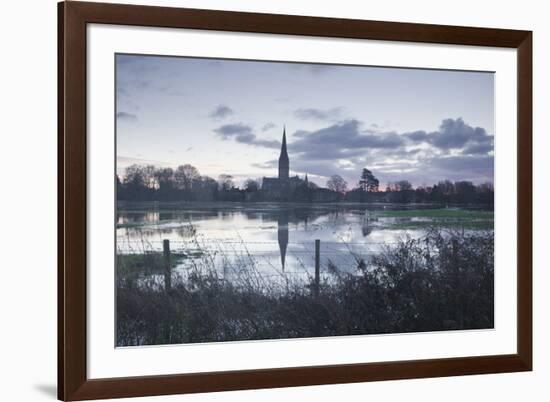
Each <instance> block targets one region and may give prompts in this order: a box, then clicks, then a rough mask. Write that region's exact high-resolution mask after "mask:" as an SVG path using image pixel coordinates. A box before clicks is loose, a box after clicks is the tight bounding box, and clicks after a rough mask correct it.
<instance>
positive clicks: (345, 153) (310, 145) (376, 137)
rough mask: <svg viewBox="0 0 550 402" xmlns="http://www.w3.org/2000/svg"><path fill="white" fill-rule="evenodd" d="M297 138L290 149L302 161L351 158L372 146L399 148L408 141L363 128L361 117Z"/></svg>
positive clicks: (297, 135) (300, 135)
mask: <svg viewBox="0 0 550 402" xmlns="http://www.w3.org/2000/svg"><path fill="white" fill-rule="evenodd" d="M294 137H295V138H296V137H297V138H298V140H296V141H294V142H292V143H291V144H289V149H290V150H291V151H292V152H294V153H297V154H298V155H297V157H298V158H299V159H301V160H308V159H310V160H311V159H331V158H332V159H333V158H349V157H352V156H356V155H360V154H365V152H366V151H367V150H370V149H378V148H383V149H396V148H399V147H401V146H402V145H403V143H404V140H403V138H401V137H400V136H399V135H397V134H396V133H374V132H372V131H361V130H360V122H359V121H357V120H347V121H344V122H341V123H337V124H333V125H331V126H328V127H325V128H322V129H320V130H317V131H311V132H307V131H300V132H297V133H295V135H294Z"/></svg>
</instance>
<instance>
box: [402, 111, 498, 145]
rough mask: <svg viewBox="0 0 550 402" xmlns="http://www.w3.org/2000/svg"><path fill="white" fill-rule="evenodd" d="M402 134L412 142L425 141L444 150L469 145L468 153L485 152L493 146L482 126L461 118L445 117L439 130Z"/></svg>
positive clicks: (491, 137) (489, 136)
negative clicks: (475, 125)
mask: <svg viewBox="0 0 550 402" xmlns="http://www.w3.org/2000/svg"><path fill="white" fill-rule="evenodd" d="M404 136H405V137H407V138H408V139H409V140H411V141H412V142H415V143H422V142H425V143H428V144H430V145H432V146H434V147H436V148H438V149H440V150H444V151H448V150H451V149H460V148H464V147H465V146H469V147H470V149H471V151H472V152H469V153H487V152H489V151H491V150H492V148H493V136H491V135H489V134H488V133H487V131H486V130H485V129H484V128H481V127H472V126H470V125H468V124H466V123H465V122H464V120H462V118H458V119H445V120H443V121H442V122H441V125H440V126H439V130H437V131H434V132H431V133H428V132H426V131H422V130H419V131H414V132H411V133H406V134H404ZM481 145H483V146H481ZM483 150H485V152H483Z"/></svg>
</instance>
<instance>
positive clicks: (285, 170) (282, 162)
mask: <svg viewBox="0 0 550 402" xmlns="http://www.w3.org/2000/svg"><path fill="white" fill-rule="evenodd" d="M289 170H290V163H289V160H288V152H287V150H286V126H285V127H284V128H283V141H282V144H281V155H279V179H280V180H288V177H289Z"/></svg>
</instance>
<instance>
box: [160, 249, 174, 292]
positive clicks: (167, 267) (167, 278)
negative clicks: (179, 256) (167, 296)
mask: <svg viewBox="0 0 550 402" xmlns="http://www.w3.org/2000/svg"><path fill="white" fill-rule="evenodd" d="M162 253H163V255H164V288H165V290H166V291H168V290H170V289H171V288H172V266H171V264H170V240H168V239H165V240H163V241H162Z"/></svg>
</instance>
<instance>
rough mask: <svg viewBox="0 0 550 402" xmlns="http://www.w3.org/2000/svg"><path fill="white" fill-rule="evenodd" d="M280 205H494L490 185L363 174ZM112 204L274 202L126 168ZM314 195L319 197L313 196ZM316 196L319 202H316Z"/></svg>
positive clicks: (249, 183)
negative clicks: (353, 181)
mask: <svg viewBox="0 0 550 402" xmlns="http://www.w3.org/2000/svg"><path fill="white" fill-rule="evenodd" d="M299 183H300V184H299V185H298V186H297V187H296V188H293V189H292V192H291V194H289V195H288V196H287V197H286V198H285V199H284V200H286V201H306V202H307V201H309V202H316V201H319V200H321V202H322V200H327V201H329V200H330V201H348V202H395V203H411V202H414V203H444V204H449V203H456V204H468V203H469V204H493V202H494V189H493V184H492V183H482V184H474V183H472V182H471V181H455V182H451V181H449V180H444V181H440V182H438V183H437V184H434V185H432V186H418V187H416V188H415V187H413V185H412V184H411V183H410V182H409V181H407V180H400V181H395V182H390V183H387V184H386V187H385V188H384V189H381V188H380V182H379V180H378V179H377V178H376V177H375V175H374V174H373V172H372V171H370V170H369V169H367V168H364V169H363V170H362V171H361V174H360V176H359V180H358V182H357V184H356V185H355V186H353V188H350V186H349V184H348V182H347V181H346V180H345V179H344V178H343V177H342V176H340V175H332V176H331V177H330V178H329V179H328V181H327V182H326V188H319V186H317V185H316V184H314V183H312V182H309V183H308V182H306V181H304V180H300V181H299ZM116 186H117V199H118V200H121V201H274V200H281V199H273V198H272V197H273V196H272V195H271V194H268V193H266V192H265V191H263V190H262V188H261V187H262V185H261V180H260V179H258V180H255V179H247V180H246V181H245V182H244V183H243V185H242V186H240V187H239V186H237V185H236V184H235V181H234V178H233V177H232V176H231V175H228V174H220V175H219V176H218V178H217V179H214V178H212V177H209V176H204V175H201V174H200V172H199V170H198V169H197V168H196V167H194V166H192V165H190V164H185V165H180V166H178V167H177V168H176V169H172V168H159V167H156V166H153V165H145V166H144V165H131V166H129V167H127V168H126V169H125V171H124V173H123V174H122V175H121V176H120V177H119V175H116ZM316 195H318V196H316ZM319 195H321V196H322V197H321V196H319Z"/></svg>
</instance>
